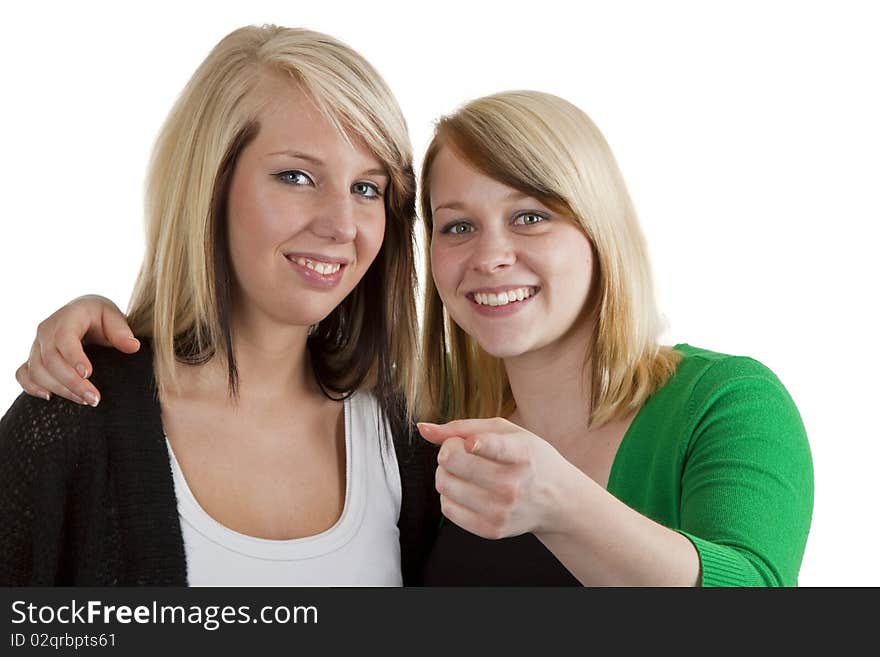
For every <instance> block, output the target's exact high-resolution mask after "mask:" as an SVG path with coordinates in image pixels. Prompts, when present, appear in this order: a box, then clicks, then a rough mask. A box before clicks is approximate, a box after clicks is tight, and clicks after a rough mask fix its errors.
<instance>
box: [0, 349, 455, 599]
mask: <svg viewBox="0 0 880 657" xmlns="http://www.w3.org/2000/svg"><path fill="white" fill-rule="evenodd" d="M88 355H89V359H90V360H91V362H92V365H93V366H94V375H93V376H92V380H93V382H94V383H95V385H96V386H97V387H98V389H99V390H101V393H102V399H101V403H100V404H99V405H98V407H97V408H91V407H89V406H79V405H77V404H74V403H72V402H69V401H67V400H64V399H62V398H60V397H57V396H54V397H53V398H52V400H51V401H48V402H47V401H45V400H42V399H37V398H34V397H30V396H28V395H26V394H22V395H21V396H20V397H18V399H16V401H15V402H14V403H13V405H12V407H11V408H10V409H9V411H8V412H7V413H6V415H4V416H3V419H2V420H0V585H2V586H18V585H77V586H106V585H123V586H135V585H149V586H184V585H186V559H185V556H184V549H183V537H182V535H181V530H180V521H179V519H178V515H177V498H176V497H175V494H174V481H173V478H172V474H171V463H170V461H169V457H168V450H167V447H166V445H165V438H164V433H163V430H162V422H161V414H160V408H159V402H158V397H157V395H156V386H155V379H154V377H153V362H152V353H151V349H150V343H149V342H148V341H144V344H143V345H142V347H141V349H140V350H139V351H138V352H137V353H135V354H132V355H125V354H122V353H120V352H117V351H115V350H113V349H107V348H102V347H90V348H89V350H88ZM394 443H395V451H396V454H397V461H398V465H399V466H400V476H401V481H402V487H403V490H402V502H401V511H400V518H399V521H398V525H397V526H398V528H399V530H400V548H401V568H402V571H403V582H404V585H418V584H420V583H421V578H422V571H423V567H424V564H425V560H426V557H427V553H428V550H429V549H430V547H431V544H432V542H433V539H434V536H435V534H436V529H437V525H438V522H439V519H440V506H439V498H438V496H437V494H436V492H435V491H434V468H435V467H436V449H434V448H433V446H431V445H430V444H429V443H427V442H426V441H424V440H422V439H421V437H420V436H418V434H417V433H414V432H413V433H412V434H411V435H410V436H402V437H401V436H395V437H394Z"/></svg>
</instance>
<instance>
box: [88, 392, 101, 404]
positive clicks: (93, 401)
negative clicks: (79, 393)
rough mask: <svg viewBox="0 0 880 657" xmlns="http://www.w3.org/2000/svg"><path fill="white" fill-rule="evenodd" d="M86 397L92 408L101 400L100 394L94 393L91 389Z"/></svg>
mask: <svg viewBox="0 0 880 657" xmlns="http://www.w3.org/2000/svg"><path fill="white" fill-rule="evenodd" d="M85 398H86V400H87V401H88V403H89V406H91V407H92V408H94V407H95V406H97V405H98V402H99V401H100V399H99V398H98V395H96V394H95V393H93V392H92V391H91V390H89V391H88V392H87V393H86V394H85Z"/></svg>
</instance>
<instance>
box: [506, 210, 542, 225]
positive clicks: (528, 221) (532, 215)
mask: <svg viewBox="0 0 880 657" xmlns="http://www.w3.org/2000/svg"><path fill="white" fill-rule="evenodd" d="M548 219H549V217H546V216H544V215H543V214H538V213H537V212H523V213H522V214H518V215H516V217H514V218H513V225H514V226H534V225H535V224H539V223H541V222H542V221H547V220H548Z"/></svg>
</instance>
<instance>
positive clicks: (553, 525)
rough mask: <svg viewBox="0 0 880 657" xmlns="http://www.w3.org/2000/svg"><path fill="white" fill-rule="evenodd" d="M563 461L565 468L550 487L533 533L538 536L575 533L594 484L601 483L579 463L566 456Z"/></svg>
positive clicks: (595, 485) (587, 506)
mask: <svg viewBox="0 0 880 657" xmlns="http://www.w3.org/2000/svg"><path fill="white" fill-rule="evenodd" d="M563 462H564V463H565V467H563V468H561V470H560V472H559V474H558V476H556V477H554V478H553V481H552V482H550V485H549V486H548V489H547V500H548V501H547V506H546V511H545V513H544V514H543V521H542V522H541V523H540V526H539V527H536V529H535V531H534V532H533V533H534V534H535V536H537V537H538V538H539V539H541V536H551V535H556V536H565V535H569V534H571V535H573V534H575V533H576V527H577V525H578V524H580V523H582V522H583V519H584V512H585V509H588V508H589V506H590V505H589V502H588V498H589V497H590V495H591V487H597V486H598V484H597V483H596V482H594V481H593V480H592V479H590V478H589V477H588V476H587V475H585V474H584V473H583V472H581V471H580V470H579V469H578V468H577V467H576V466H574V465H573V464H571V463H569V462H568V461H566V460H564V459H563Z"/></svg>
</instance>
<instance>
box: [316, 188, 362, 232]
mask: <svg viewBox="0 0 880 657" xmlns="http://www.w3.org/2000/svg"><path fill="white" fill-rule="evenodd" d="M323 200H324V202H323V203H322V204H321V208H320V210H319V212H318V214H317V216H316V217H315V219H314V221H313V222H312V232H313V233H315V235H317V236H318V237H322V238H324V239H328V240H330V241H333V242H352V241H354V238H355V237H356V236H357V208H356V207H355V200H354V198H353V197H352V195H351V194H334V195H332V196H327V197H325V198H324V199H323Z"/></svg>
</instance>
